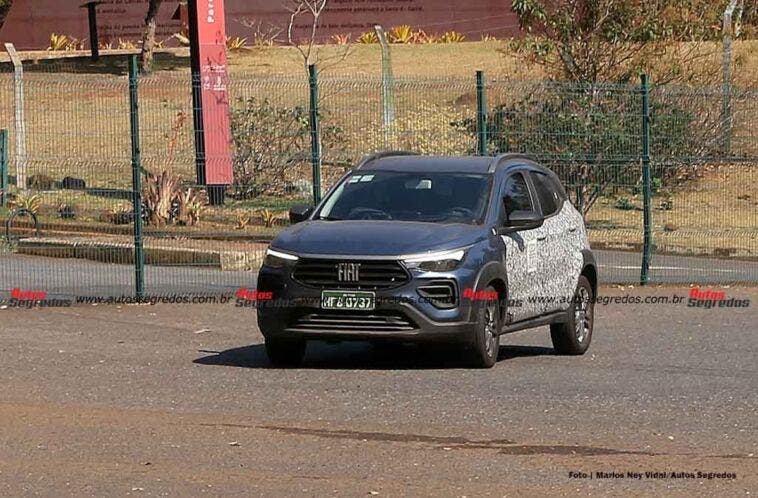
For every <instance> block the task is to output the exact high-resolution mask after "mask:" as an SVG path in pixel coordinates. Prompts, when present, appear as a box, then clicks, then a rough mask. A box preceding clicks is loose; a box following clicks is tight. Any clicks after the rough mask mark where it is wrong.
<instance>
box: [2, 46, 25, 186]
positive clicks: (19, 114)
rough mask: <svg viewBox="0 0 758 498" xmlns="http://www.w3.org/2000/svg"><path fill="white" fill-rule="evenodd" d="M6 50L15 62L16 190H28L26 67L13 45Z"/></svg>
mask: <svg viewBox="0 0 758 498" xmlns="http://www.w3.org/2000/svg"><path fill="white" fill-rule="evenodd" d="M5 50H6V52H8V56H9V57H10V58H11V61H12V62H13V91H14V96H15V124H16V131H15V135H16V151H15V154H14V155H15V156H16V188H17V189H18V190H19V191H24V190H26V117H25V116H24V65H23V63H22V62H21V58H20V57H19V56H18V53H17V52H16V48H15V47H14V46H13V44H12V43H6V44H5Z"/></svg>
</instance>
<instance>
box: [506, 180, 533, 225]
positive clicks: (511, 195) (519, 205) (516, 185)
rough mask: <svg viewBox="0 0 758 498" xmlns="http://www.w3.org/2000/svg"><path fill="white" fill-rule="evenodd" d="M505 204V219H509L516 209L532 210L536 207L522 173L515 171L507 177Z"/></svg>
mask: <svg viewBox="0 0 758 498" xmlns="http://www.w3.org/2000/svg"><path fill="white" fill-rule="evenodd" d="M503 205H504V207H505V218H504V220H507V219H508V218H509V217H510V216H511V213H512V212H514V211H532V210H533V209H534V208H533V207H532V197H531V195H530V194H529V187H527V185H526V180H525V179H524V175H522V174H521V173H513V174H511V175H509V176H508V178H506V179H505V189H504V190H503Z"/></svg>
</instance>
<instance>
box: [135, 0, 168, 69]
mask: <svg viewBox="0 0 758 498" xmlns="http://www.w3.org/2000/svg"><path fill="white" fill-rule="evenodd" d="M162 2H163V0H150V3H149V5H148V7H147V16H146V17H145V35H144V36H143V37H142V55H141V65H140V70H141V71H142V73H143V74H146V73H149V72H150V70H151V69H152V67H153V51H154V50H155V28H156V25H157V19H156V18H157V17H158V9H160V7H161V3H162Z"/></svg>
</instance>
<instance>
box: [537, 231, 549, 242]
mask: <svg viewBox="0 0 758 498" xmlns="http://www.w3.org/2000/svg"><path fill="white" fill-rule="evenodd" d="M546 238H547V233H542V234H540V235H537V240H539V241H542V240H545V239H546Z"/></svg>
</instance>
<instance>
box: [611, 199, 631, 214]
mask: <svg viewBox="0 0 758 498" xmlns="http://www.w3.org/2000/svg"><path fill="white" fill-rule="evenodd" d="M613 207H615V208H616V209H621V210H622V211H631V210H632V209H634V208H635V206H634V203H632V201H631V200H630V199H629V197H623V196H621V197H619V198H617V199H616V204H614V205H613Z"/></svg>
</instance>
